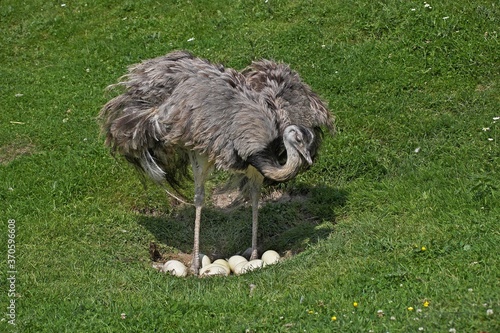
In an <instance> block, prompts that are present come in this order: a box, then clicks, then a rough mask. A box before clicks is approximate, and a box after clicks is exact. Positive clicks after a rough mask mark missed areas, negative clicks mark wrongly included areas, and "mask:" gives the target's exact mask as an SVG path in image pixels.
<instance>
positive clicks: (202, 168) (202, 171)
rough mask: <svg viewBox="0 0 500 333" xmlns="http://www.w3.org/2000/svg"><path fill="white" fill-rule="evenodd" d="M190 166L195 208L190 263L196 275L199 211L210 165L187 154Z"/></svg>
mask: <svg viewBox="0 0 500 333" xmlns="http://www.w3.org/2000/svg"><path fill="white" fill-rule="evenodd" d="M189 159H190V161H191V166H192V168H193V178H194V206H195V208H196V217H195V220H194V241H193V262H192V263H191V271H192V272H193V274H196V275H197V274H198V271H199V269H200V226H201V209H202V208H203V203H204V201H205V180H206V178H207V176H208V174H209V173H210V171H211V164H210V163H209V162H208V160H207V158H206V157H205V156H202V155H199V154H197V153H195V152H191V153H190V154H189Z"/></svg>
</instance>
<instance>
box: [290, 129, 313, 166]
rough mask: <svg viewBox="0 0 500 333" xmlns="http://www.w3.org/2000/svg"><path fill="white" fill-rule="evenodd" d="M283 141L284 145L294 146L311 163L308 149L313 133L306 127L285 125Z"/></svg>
mask: <svg viewBox="0 0 500 333" xmlns="http://www.w3.org/2000/svg"><path fill="white" fill-rule="evenodd" d="M283 141H284V143H285V145H286V144H289V145H290V146H291V147H293V148H295V150H297V151H298V152H299V153H300V155H301V156H302V157H303V159H304V160H305V161H306V162H307V163H308V164H309V165H311V164H312V163H313V161H312V158H311V154H310V152H309V150H310V147H311V145H312V143H313V141H314V133H313V132H312V131H311V130H309V129H308V128H307V127H304V126H300V125H290V126H287V127H286V128H285V131H284V132H283Z"/></svg>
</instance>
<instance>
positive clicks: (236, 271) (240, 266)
mask: <svg viewBox="0 0 500 333" xmlns="http://www.w3.org/2000/svg"><path fill="white" fill-rule="evenodd" d="M246 264H248V261H246V259H245V261H240V262H239V263H237V264H236V265H235V266H234V268H233V270H232V271H233V272H234V274H236V275H240V274H245V273H246V271H243V267H245V265H246Z"/></svg>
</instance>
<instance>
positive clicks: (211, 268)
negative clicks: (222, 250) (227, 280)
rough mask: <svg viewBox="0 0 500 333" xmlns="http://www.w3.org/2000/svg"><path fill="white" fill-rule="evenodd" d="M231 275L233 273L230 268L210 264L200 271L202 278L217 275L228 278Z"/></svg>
mask: <svg viewBox="0 0 500 333" xmlns="http://www.w3.org/2000/svg"><path fill="white" fill-rule="evenodd" d="M229 273H231V271H230V270H229V268H227V267H225V266H222V265H218V264H210V265H208V266H205V267H203V268H202V269H200V277H203V276H215V275H220V276H228V275H229Z"/></svg>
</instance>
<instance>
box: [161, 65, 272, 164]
mask: <svg viewBox="0 0 500 333" xmlns="http://www.w3.org/2000/svg"><path fill="white" fill-rule="evenodd" d="M159 114H161V116H162V117H163V118H162V119H161V121H162V123H163V124H164V126H165V128H166V132H167V135H166V136H165V137H164V138H163V139H164V140H165V141H166V142H169V143H171V144H176V145H182V146H184V147H186V148H189V149H194V150H197V151H199V152H200V153H203V154H207V155H208V156H209V158H210V159H211V160H213V161H214V162H215V164H216V166H217V167H219V168H222V169H226V170H227V169H235V168H236V169H238V168H241V169H244V168H246V166H247V165H248V164H247V163H246V159H247V158H248V157H249V156H251V155H252V154H255V153H257V152H259V151H262V150H264V149H266V148H267V147H268V146H269V144H271V143H272V142H273V141H274V140H276V138H277V137H278V136H279V130H278V125H277V119H276V114H275V113H274V112H271V110H270V109H269V105H268V104H267V102H266V100H265V99H264V98H263V97H262V96H261V94H259V93H257V92H255V91H253V90H252V89H249V87H247V85H246V82H245V78H244V77H243V76H241V74H239V73H238V72H236V71H234V70H225V71H224V72H223V73H221V72H217V71H214V70H213V69H206V70H203V71H201V72H199V73H198V75H196V76H193V77H191V78H189V79H187V80H186V81H184V82H182V83H181V84H179V85H178V87H177V88H176V89H175V91H174V92H173V93H172V95H171V96H170V98H169V99H168V100H167V101H166V102H165V103H164V104H163V105H161V106H160V109H159Z"/></svg>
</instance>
